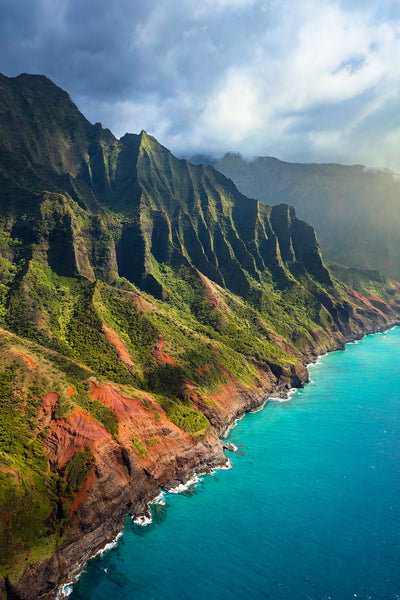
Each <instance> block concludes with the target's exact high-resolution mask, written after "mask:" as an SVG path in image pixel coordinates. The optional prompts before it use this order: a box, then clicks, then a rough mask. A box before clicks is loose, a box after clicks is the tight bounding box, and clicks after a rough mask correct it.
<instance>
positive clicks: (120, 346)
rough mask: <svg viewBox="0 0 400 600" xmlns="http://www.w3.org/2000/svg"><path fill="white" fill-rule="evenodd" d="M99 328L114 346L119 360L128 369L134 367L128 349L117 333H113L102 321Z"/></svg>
mask: <svg viewBox="0 0 400 600" xmlns="http://www.w3.org/2000/svg"><path fill="white" fill-rule="evenodd" d="M101 329H102V331H103V333H104V334H105V335H106V336H107V339H108V341H109V342H110V344H112V345H113V346H114V348H115V349H116V351H117V354H118V358H119V359H120V361H121V362H123V363H124V365H125V366H127V367H129V368H130V369H134V368H135V363H134V362H133V360H132V359H131V357H130V355H129V352H128V349H127V347H126V345H125V343H124V342H123V341H122V340H121V338H120V337H119V335H118V334H117V333H115V331H113V330H112V329H111V328H110V327H108V325H106V324H105V323H103V325H102V328H101Z"/></svg>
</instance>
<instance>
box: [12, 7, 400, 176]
mask: <svg viewBox="0 0 400 600" xmlns="http://www.w3.org/2000/svg"><path fill="white" fill-rule="evenodd" d="M0 72H2V73H3V74H5V75H8V76H15V75H18V74H19V73H21V72H26V73H40V74H44V75H47V76H48V77H49V78H50V79H52V80H53V81H54V82H55V83H56V84H57V85H59V86H61V87H62V88H63V89H65V90H66V91H67V92H68V93H69V94H70V96H71V98H72V100H73V101H74V102H75V104H76V105H77V106H78V108H79V109H80V110H81V111H82V112H83V114H84V115H85V116H86V117H87V118H88V119H89V120H90V121H91V122H93V123H95V122H101V123H102V124H103V126H104V127H108V128H109V129H111V131H112V132H113V133H114V134H115V135H116V136H117V137H120V136H122V135H123V134H124V133H126V132H130V133H138V132H140V131H141V130H142V129H145V130H146V131H147V132H148V133H150V134H152V135H154V136H155V137H156V138H157V139H158V140H159V141H160V142H161V143H162V144H164V145H165V146H167V147H168V148H169V149H171V150H172V151H173V152H174V153H175V154H177V155H178V156H192V155H194V154H200V153H201V154H206V155H212V156H216V157H218V156H221V155H222V154H224V153H225V152H228V151H232V152H240V153H242V154H243V155H244V156H246V157H252V156H275V157H277V158H280V159H282V160H287V161H296V162H341V163H344V164H354V163H361V164H365V165H367V166H369V167H373V168H390V169H393V170H395V171H397V172H400V2H398V0H396V2H392V1H389V0H363V1H361V0H347V1H344V0H343V1H342V0H336V1H333V0H301V1H300V0H24V1H23V2H21V1H16V0H0Z"/></svg>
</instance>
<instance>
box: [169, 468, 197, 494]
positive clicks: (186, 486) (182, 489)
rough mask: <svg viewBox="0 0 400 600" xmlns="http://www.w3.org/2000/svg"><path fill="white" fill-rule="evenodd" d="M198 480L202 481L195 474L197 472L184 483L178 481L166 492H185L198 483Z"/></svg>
mask: <svg viewBox="0 0 400 600" xmlns="http://www.w3.org/2000/svg"><path fill="white" fill-rule="evenodd" d="M200 481H202V480H201V479H200V477H199V476H198V475H197V473H195V474H194V475H192V477H191V478H190V479H188V480H187V482H186V483H180V484H179V485H177V486H176V487H174V488H171V489H169V490H168V493H169V494H182V492H185V491H186V490H188V489H189V488H191V487H194V486H196V485H197V484H198V483H200Z"/></svg>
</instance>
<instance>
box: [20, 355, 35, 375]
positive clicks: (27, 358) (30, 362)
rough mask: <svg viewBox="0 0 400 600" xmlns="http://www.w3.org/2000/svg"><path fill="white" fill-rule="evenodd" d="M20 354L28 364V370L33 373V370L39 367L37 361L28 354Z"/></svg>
mask: <svg viewBox="0 0 400 600" xmlns="http://www.w3.org/2000/svg"><path fill="white" fill-rule="evenodd" d="M19 354H20V356H22V358H23V359H24V361H25V362H26V364H27V366H28V369H30V370H31V371H33V369H36V366H37V365H36V363H35V361H34V360H33V359H32V358H31V357H30V356H28V354H24V353H23V352H20V353H19Z"/></svg>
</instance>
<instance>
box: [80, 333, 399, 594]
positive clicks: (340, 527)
mask: <svg viewBox="0 0 400 600" xmlns="http://www.w3.org/2000/svg"><path fill="white" fill-rule="evenodd" d="M310 378H311V379H312V382H311V383H310V384H308V385H306V387H305V389H304V390H299V391H297V392H296V393H295V394H294V395H293V396H292V397H291V399H290V400H289V401H287V402H283V403H282V402H277V401H269V402H268V403H267V405H266V407H265V408H264V410H263V411H261V412H258V413H255V414H250V415H247V416H246V417H245V418H244V419H243V420H241V421H240V422H239V423H238V425H237V427H236V428H235V429H234V430H233V431H232V434H231V436H230V438H229V439H230V441H232V442H233V443H234V444H236V445H237V446H239V448H240V454H232V453H228V455H229V457H230V458H231V460H232V462H233V463H234V468H233V469H231V470H229V471H218V472H217V473H215V474H214V475H208V476H204V477H203V478H202V479H203V483H201V484H199V485H198V486H197V488H196V489H195V491H194V492H193V494H192V495H191V496H185V495H172V494H169V495H166V496H165V500H166V505H165V506H157V507H155V510H156V511H157V514H156V515H155V516H156V518H155V519H154V520H153V523H152V524H151V525H149V526H147V527H139V526H136V525H133V524H132V522H131V521H130V520H129V521H127V524H126V527H125V529H124V534H123V537H122V538H121V539H120V541H119V543H118V546H117V547H116V548H115V549H114V550H112V551H111V552H109V553H107V554H105V555H104V556H103V557H101V558H100V557H99V558H97V559H94V560H93V561H91V562H90V563H89V565H88V566H87V568H86V571H85V572H84V574H83V575H82V577H81V579H80V581H79V582H78V584H76V585H75V587H74V591H73V593H72V595H71V596H70V599H71V600H77V599H81V600H83V599H84V600H89V599H91V600H94V599H96V600H110V599H111V598H112V599H116V600H119V599H121V600H122V599H123V600H144V599H146V600H151V599H156V600H159V599H162V600H177V599H178V600H191V599H196V600H197V599H198V598H206V599H207V600H222V599H226V600H244V599H246V600H247V599H251V600H257V599H261V598H262V599H270V600H297V599H299V600H300V599H301V600H303V599H312V600H328V599H332V600H348V599H349V600H350V599H354V598H357V599H358V600H366V599H373V600H392V599H399V598H400V328H397V329H395V330H392V331H389V332H387V333H385V334H382V335H374V336H367V337H366V338H365V339H364V340H362V341H361V342H359V343H357V344H351V345H348V346H347V351H345V352H335V353H332V354H329V355H327V356H324V357H323V358H322V359H320V361H319V364H317V365H313V366H312V367H310Z"/></svg>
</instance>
